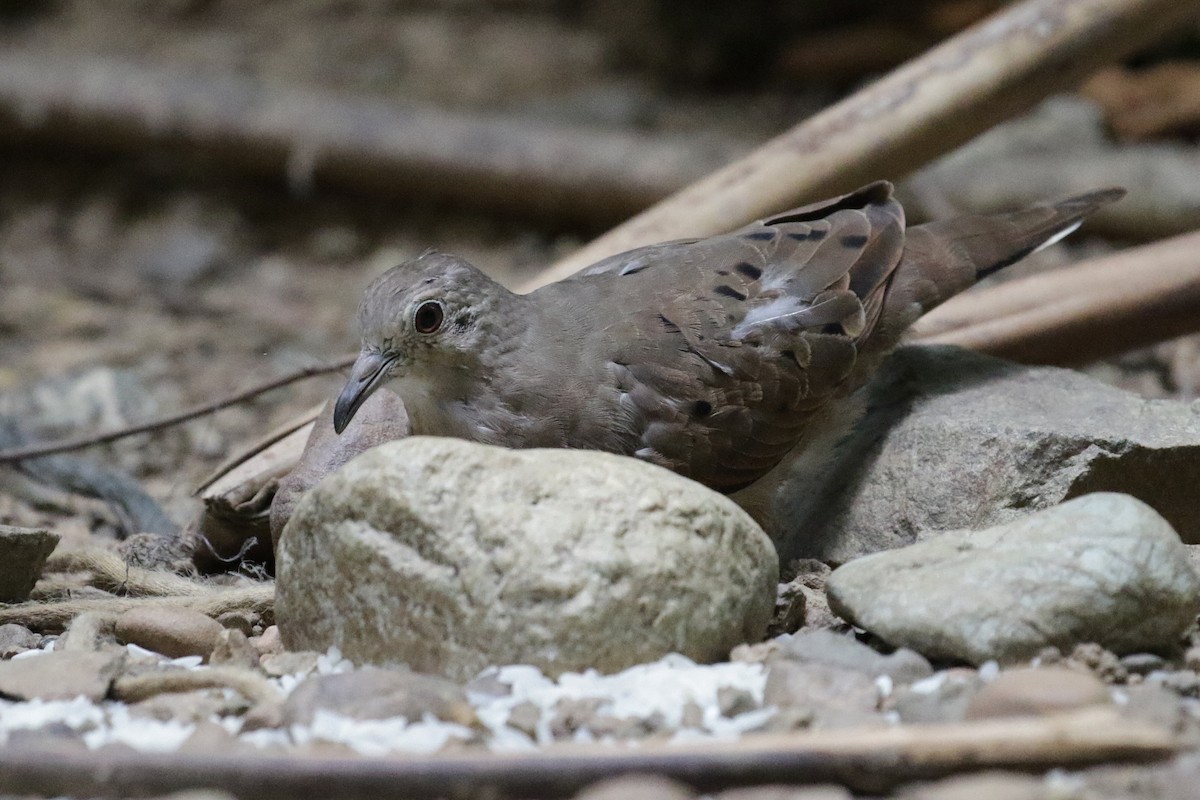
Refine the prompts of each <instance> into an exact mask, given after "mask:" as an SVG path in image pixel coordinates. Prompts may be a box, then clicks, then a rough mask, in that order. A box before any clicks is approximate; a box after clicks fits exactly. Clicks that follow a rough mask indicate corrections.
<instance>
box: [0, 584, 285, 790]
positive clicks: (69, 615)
mask: <svg viewBox="0 0 1200 800" xmlns="http://www.w3.org/2000/svg"><path fill="white" fill-rule="evenodd" d="M148 604H154V605H168V606H174V607H178V608H190V609H192V610H194V611H199V612H200V613H202V614H207V615H208V616H210V617H213V618H214V619H215V618H217V617H219V616H220V615H221V614H224V613H225V612H227V611H250V612H254V613H257V614H259V615H260V616H262V617H263V618H264V619H273V618H274V614H275V584H273V583H268V584H259V585H255V586H248V587H241V586H236V587H232V588H227V589H214V590H213V591H212V592H210V593H208V594H203V595H186V596H171V597H148V598H147V597H98V598H87V599H83V600H62V601H59V602H50V603H46V602H38V601H32V602H28V603H16V604H13V605H7V606H0V625H4V624H7V623H9V622H15V623H17V624H18V625H24V626H25V627H26V628H29V629H30V630H34V631H40V632H43V633H55V632H59V631H62V630H63V629H64V628H66V627H67V625H69V624H70V623H71V620H73V619H75V618H76V617H78V616H79V615H80V614H86V613H88V612H93V611H94V612H97V613H100V614H120V613H122V612H125V611H128V610H130V609H131V608H140V607H142V606H145V605H148ZM2 749H3V748H0V750H2ZM0 785H3V784H2V782H0Z"/></svg>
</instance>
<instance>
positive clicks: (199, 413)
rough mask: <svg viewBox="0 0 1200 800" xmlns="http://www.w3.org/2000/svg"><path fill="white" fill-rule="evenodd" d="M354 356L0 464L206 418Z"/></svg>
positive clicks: (14, 455)
mask: <svg viewBox="0 0 1200 800" xmlns="http://www.w3.org/2000/svg"><path fill="white" fill-rule="evenodd" d="M355 357H356V356H345V357H343V358H339V359H338V360H337V361H334V362H332V363H329V364H321V365H320V366H316V367H304V368H303V369H299V370H296V371H295V372H289V373H288V374H286V375H281V376H279V377H278V378H272V379H271V380H269V381H266V382H265V383H260V384H258V385H256V386H251V387H250V388H249V389H243V390H242V391H240V392H236V393H235V394H231V395H229V396H227V397H224V398H221V399H219V400H213V401H211V402H208V403H204V404H202V405H199V406H195V407H193V408H189V409H187V410H185V411H180V412H178V413H176V414H170V415H168V416H165V417H159V418H158V419H154V420H150V421H149V422H143V423H140V424H138V425H130V426H128V427H125V428H120V429H118V430H115V431H108V432H107V433H97V434H93V435H90V436H80V437H78V438H75V439H66V440H64V441H59V442H49V443H46V444H35V445H29V446H27V447H15V448H13V449H11V450H0V464H12V463H14V462H17V461H25V460H26V459H30V458H38V457H39V456H50V455H56V454H58V453H67V452H70V451H72V450H82V449H84V448H85V447H94V446H96V445H100V444H108V443H109V442H115V441H117V440H118V439H124V438H126V437H129V436H136V435H137V434H139V433H149V432H151V431H157V430H162V429H163V428H169V427H171V426H172V425H178V424H180V423H181V422H189V421H191V420H193V419H196V418H198V417H203V416H206V415H208V414H212V413H215V412H217V411H220V410H221V409H223V408H228V407H229V406H232V405H236V404H238V403H244V402H246V401H247V400H252V399H254V398H255V397H258V396H259V395H260V394H265V393H266V392H269V391H271V390H273V389H279V388H280V387H283V386H287V385H288V384H292V383H295V382H296V381H301V380H304V379H305V378H312V377H315V376H317V375H325V374H328V373H330V372H337V371H338V370H341V369H345V368H346V367H349V366H351V365H352V364H353V363H354V359H355Z"/></svg>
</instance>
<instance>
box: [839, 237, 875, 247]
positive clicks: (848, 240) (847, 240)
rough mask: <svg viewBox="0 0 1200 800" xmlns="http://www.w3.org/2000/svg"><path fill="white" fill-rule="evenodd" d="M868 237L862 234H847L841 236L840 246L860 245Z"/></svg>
mask: <svg viewBox="0 0 1200 800" xmlns="http://www.w3.org/2000/svg"><path fill="white" fill-rule="evenodd" d="M868 239H869V237H867V236H865V235H862V234H849V235H846V236H843V237H842V238H841V242H842V247H862V246H863V245H865V244H866V243H867V241H868Z"/></svg>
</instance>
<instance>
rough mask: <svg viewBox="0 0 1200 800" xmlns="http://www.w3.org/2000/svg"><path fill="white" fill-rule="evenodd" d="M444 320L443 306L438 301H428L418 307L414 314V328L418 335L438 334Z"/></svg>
mask: <svg viewBox="0 0 1200 800" xmlns="http://www.w3.org/2000/svg"><path fill="white" fill-rule="evenodd" d="M444 318H445V312H443V311H442V304H441V303H439V302H437V301H436V300H427V301H425V302H424V303H421V305H419V306H417V311H416V313H415V314H413V327H414V328H416V329H417V333H437V330H438V328H440V327H442V319H444Z"/></svg>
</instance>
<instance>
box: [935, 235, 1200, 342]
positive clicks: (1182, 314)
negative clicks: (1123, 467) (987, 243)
mask: <svg viewBox="0 0 1200 800" xmlns="http://www.w3.org/2000/svg"><path fill="white" fill-rule="evenodd" d="M1196 331H1200V232H1197V233H1190V234H1185V235H1183V236H1176V237H1174V238H1172V239H1167V240H1165V241H1162V242H1158V243H1156V244H1152V245H1147V246H1145V247H1137V248H1133V249H1130V250H1124V251H1121V252H1119V253H1116V254H1114V255H1111V256H1107V257H1105V258H1098V259H1095V260H1093V261H1087V262H1084V263H1082V264H1076V265H1074V266H1070V267H1066V268H1063V269H1058V270H1054V271H1053V272H1044V273H1041V274H1039V275H1032V276H1030V277H1027V278H1021V279H1018V280H1014V281H1009V282H1008V283H1002V284H1000V285H998V286H994V287H991V288H988V289H983V290H980V291H978V292H969V293H967V294H964V295H960V296H958V297H956V298H954V299H953V300H950V301H949V302H947V303H946V304H945V305H944V306H942V307H941V308H937V309H934V310H933V311H932V312H930V313H929V314H927V315H925V316H924V317H923V318H922V319H921V320H920V321H919V322H918V323H917V325H916V326H915V328H914V332H915V333H916V336H917V338H918V340H919V341H922V342H928V343H930V344H957V345H961V346H963V347H969V348H971V349H974V350H978V351H980V352H983V353H990V354H992V355H996V356H1001V357H1003V358H1008V359H1012V360H1014V361H1020V362H1022V363H1026V364H1072V363H1082V362H1086V361H1090V360H1092V359H1096V358H1102V357H1105V356H1111V355H1114V354H1116V353H1120V352H1123V351H1126V350H1131V349H1133V348H1136V347H1144V346H1147V345H1150V344H1154V343H1155V342H1160V341H1163V340H1165V339H1170V338H1173V337H1176V336H1182V335H1184V334H1187V333H1193V332H1196Z"/></svg>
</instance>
